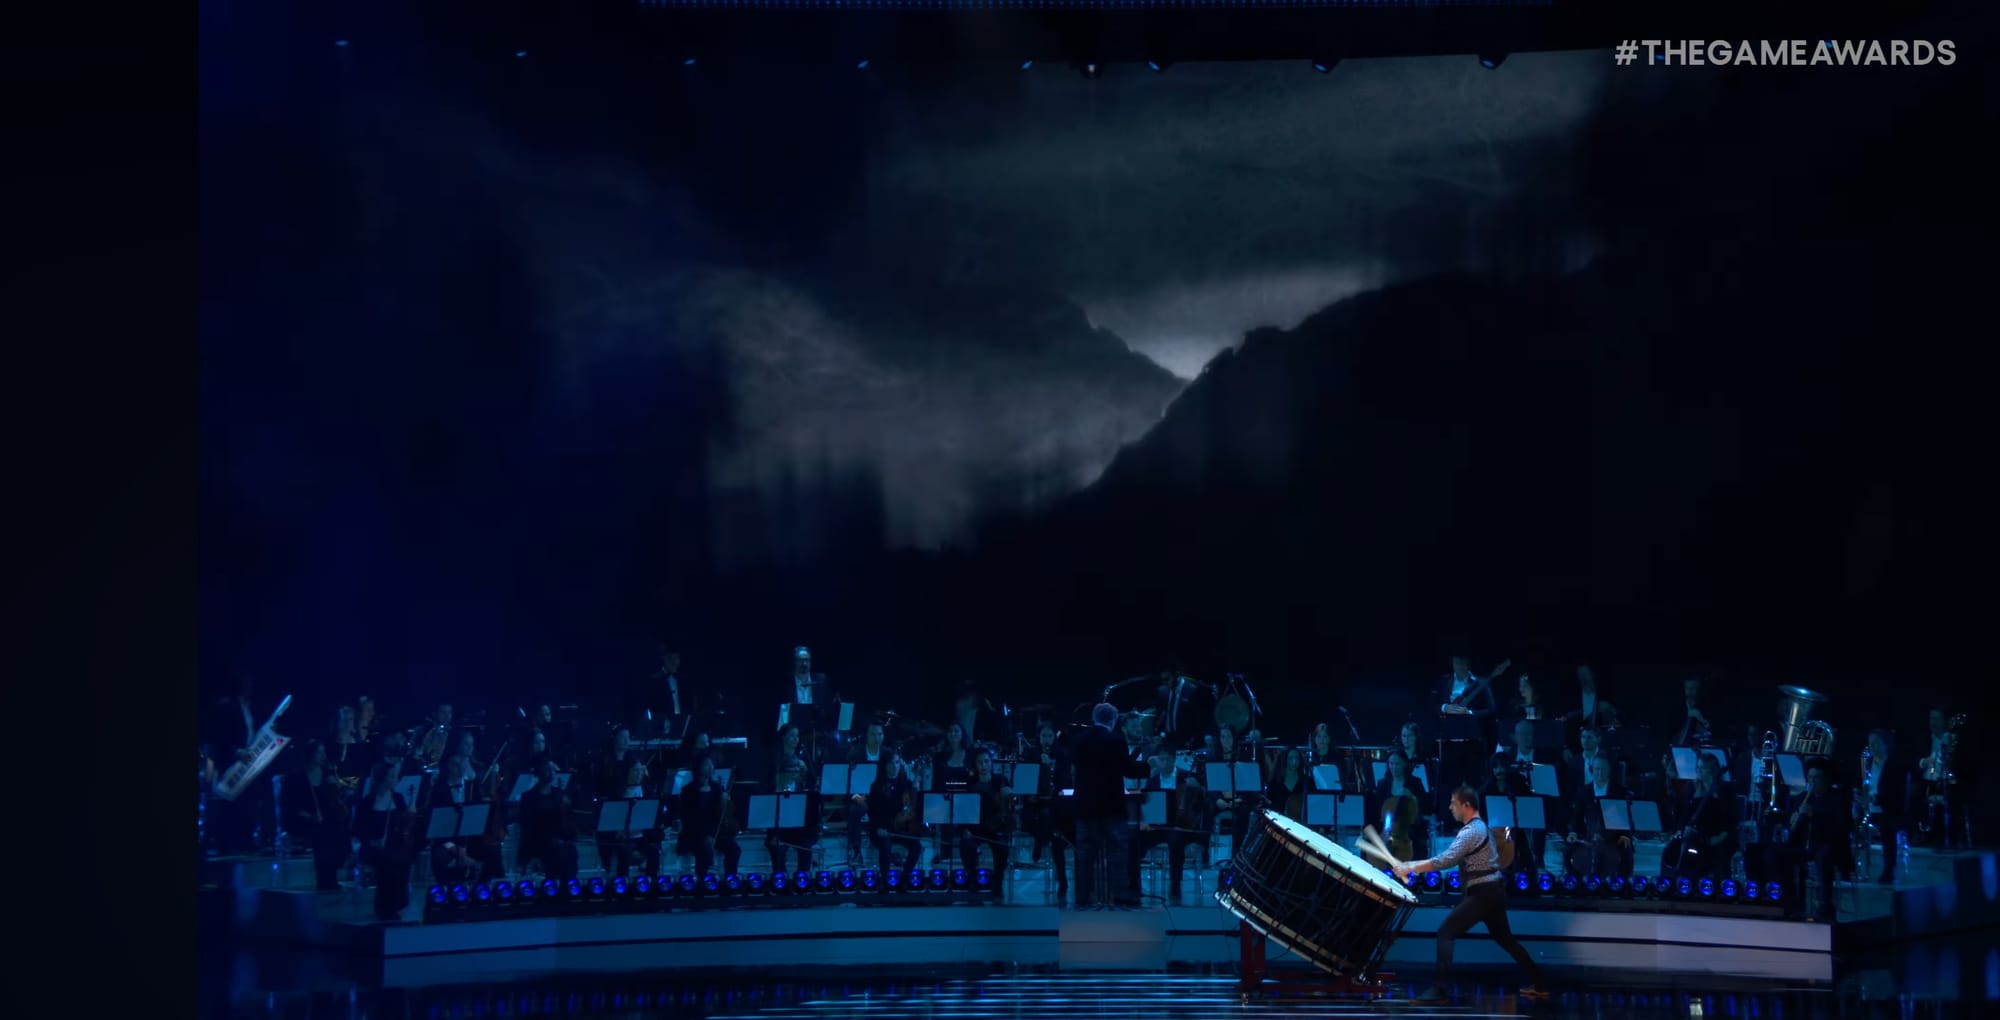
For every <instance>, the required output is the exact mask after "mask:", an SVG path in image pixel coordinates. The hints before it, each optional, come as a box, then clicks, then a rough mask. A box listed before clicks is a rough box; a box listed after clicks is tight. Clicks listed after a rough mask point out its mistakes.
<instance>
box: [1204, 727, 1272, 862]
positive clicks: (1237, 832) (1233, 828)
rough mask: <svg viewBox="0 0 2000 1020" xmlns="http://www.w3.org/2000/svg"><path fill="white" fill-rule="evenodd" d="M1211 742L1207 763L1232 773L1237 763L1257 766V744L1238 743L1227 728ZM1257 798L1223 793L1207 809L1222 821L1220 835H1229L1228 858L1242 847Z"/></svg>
mask: <svg viewBox="0 0 2000 1020" xmlns="http://www.w3.org/2000/svg"><path fill="white" fill-rule="evenodd" d="M1256 733H1257V731H1256V730H1251V731H1250V733H1249V734H1246V736H1250V735H1255V734H1256ZM1213 739H1214V741H1215V744H1214V746H1213V747H1212V748H1211V749H1210V751H1209V756H1208V760H1209V761H1212V762H1217V763H1220V764H1226V765H1229V766H1230V767H1231V769H1232V770H1233V769H1234V768H1235V765H1236V763H1237V762H1249V763H1252V764H1259V765H1260V766H1261V763H1260V762H1258V757H1259V753H1258V748H1257V741H1255V740H1246V741H1245V742H1243V743H1238V742H1237V740H1236V731H1235V730H1232V729H1230V728H1229V727H1227V726H1224V727H1222V728H1221V729H1218V730H1216V731H1215V737H1214V738H1213ZM1260 790H1261V787H1260ZM1261 797H1262V794H1261V793H1260V792H1259V790H1242V791H1239V792H1237V793H1233V794H1232V793H1230V792H1229V791H1228V790H1226V789H1225V790H1221V791H1217V792H1216V793H1215V796H1214V799H1213V801H1212V802H1211V804H1210V809H1211V810H1212V811H1213V812H1214V813H1215V814H1216V816H1217V817H1219V818H1220V819H1221V820H1222V829H1223V831H1224V832H1227V833H1229V854H1230V856H1231V857H1234V856H1235V855H1236V851H1237V850H1238V849H1239V848H1241V847H1242V845H1243V840H1244V839H1245V838H1246V837H1248V836H1249V835H1250V816H1251V815H1253V814H1255V813H1256V812H1257V805H1258V803H1259V802H1260V799H1261Z"/></svg>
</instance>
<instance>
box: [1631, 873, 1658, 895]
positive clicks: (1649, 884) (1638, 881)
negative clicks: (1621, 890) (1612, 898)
mask: <svg viewBox="0 0 2000 1020" xmlns="http://www.w3.org/2000/svg"><path fill="white" fill-rule="evenodd" d="M1652 894H1653V881H1652V879H1649V878H1647V877H1646V876H1644V875H1633V876H1632V895H1634V896H1651V895H1652Z"/></svg>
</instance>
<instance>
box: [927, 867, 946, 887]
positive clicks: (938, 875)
mask: <svg viewBox="0 0 2000 1020" xmlns="http://www.w3.org/2000/svg"><path fill="white" fill-rule="evenodd" d="M930 887H931V891H932V892H945V891H946V890H949V889H950V888H951V875H950V874H949V873H947V872H946V871H945V870H944V869H943V868H932V869H931V877H930Z"/></svg>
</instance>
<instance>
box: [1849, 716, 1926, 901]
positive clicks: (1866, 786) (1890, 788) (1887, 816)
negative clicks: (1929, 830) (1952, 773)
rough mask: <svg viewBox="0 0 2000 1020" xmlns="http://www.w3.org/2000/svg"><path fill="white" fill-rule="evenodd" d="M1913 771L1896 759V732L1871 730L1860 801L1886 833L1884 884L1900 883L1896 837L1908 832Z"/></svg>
mask: <svg viewBox="0 0 2000 1020" xmlns="http://www.w3.org/2000/svg"><path fill="white" fill-rule="evenodd" d="M1911 778H1912V777H1911V773H1910V771H1909V769H1907V768H1905V767H1904V766H1903V764H1902V763H1901V762H1900V761H1898V760H1897V759H1896V735H1895V734H1894V733H1893V732H1891V731H1889V730H1885V729H1876V730H1870V731H1869V733H1868V769H1867V771H1866V772H1863V773H1862V775H1861V784H1860V785H1859V786H1858V787H1857V793H1856V797H1855V799H1856V801H1857V802H1858V805H1859V809H1860V812H1861V814H1862V817H1864V818H1867V819H1868V820H1869V821H1870V822H1871V823H1873V824H1874V826H1875V831H1877V832H1879V833H1881V835H1882V874H1881V876H1880V877H1879V878H1878V879H1877V881H1879V882H1880V883H1881V884H1883V885H1895V884H1896V848H1897V842H1896V837H1897V836H1899V835H1903V834H1905V833H1906V832H1907V831H1908V830H1907V826H1908V821H1907V819H1908V815H1909V806H1910V783H1911Z"/></svg>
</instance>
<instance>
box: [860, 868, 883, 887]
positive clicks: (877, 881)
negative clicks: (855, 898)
mask: <svg viewBox="0 0 2000 1020" xmlns="http://www.w3.org/2000/svg"><path fill="white" fill-rule="evenodd" d="M861 888H862V889H864V890H866V891H868V892H874V891H876V890H877V889H880V888H882V875H881V873H880V872H878V871H876V870H875V869H874V868H869V869H867V870H865V871H863V872H862V873H861Z"/></svg>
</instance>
